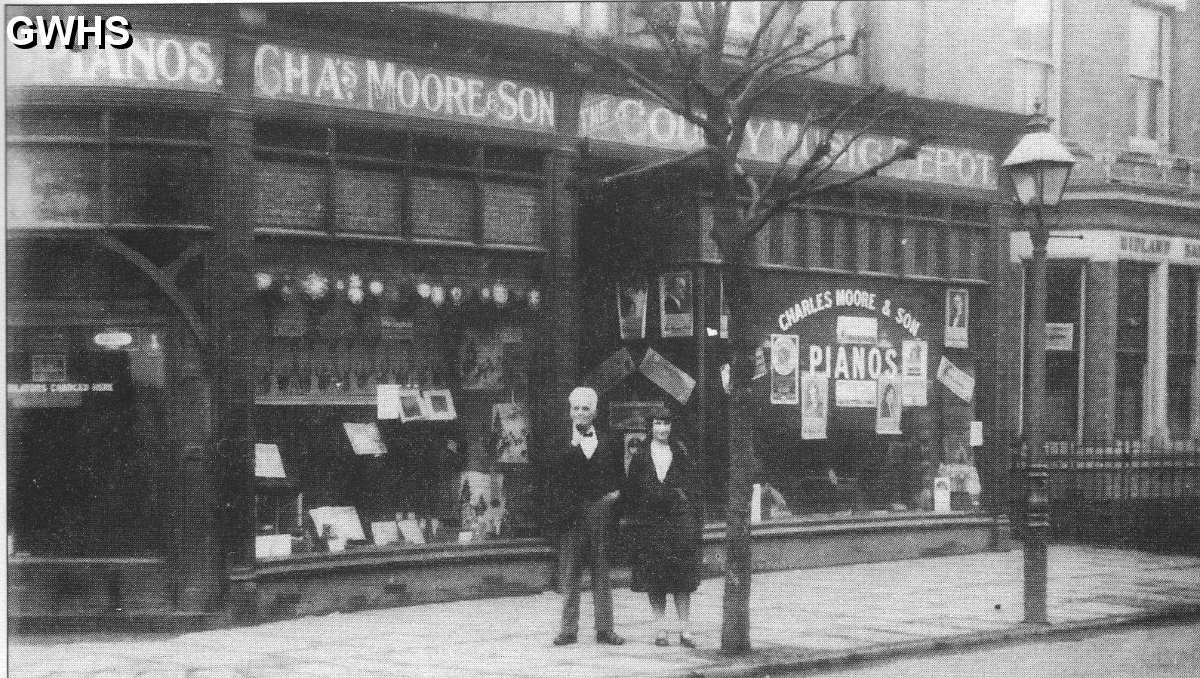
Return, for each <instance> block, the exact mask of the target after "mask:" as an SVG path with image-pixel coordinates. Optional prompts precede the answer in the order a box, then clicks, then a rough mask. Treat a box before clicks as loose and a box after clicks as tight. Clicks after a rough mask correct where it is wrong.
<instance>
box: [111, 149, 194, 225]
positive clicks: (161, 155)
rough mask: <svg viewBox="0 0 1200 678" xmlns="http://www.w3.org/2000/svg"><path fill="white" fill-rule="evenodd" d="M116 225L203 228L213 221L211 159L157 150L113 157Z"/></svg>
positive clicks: (117, 153) (128, 151) (125, 151)
mask: <svg viewBox="0 0 1200 678" xmlns="http://www.w3.org/2000/svg"><path fill="white" fill-rule="evenodd" d="M113 168H114V170H115V171H114V172H113V206H112V209H113V221H115V222H118V223H137V224H171V223H177V224H200V223H206V222H207V221H208V219H209V216H210V212H211V210H210V204H211V200H212V193H211V186H212V179H211V174H212V170H211V167H210V164H209V154H208V153H207V152H201V151H183V150H178V149H172V150H169V151H168V150H166V149H156V148H153V147H136V148H128V149H118V150H116V151H115V152H114V154H113Z"/></svg>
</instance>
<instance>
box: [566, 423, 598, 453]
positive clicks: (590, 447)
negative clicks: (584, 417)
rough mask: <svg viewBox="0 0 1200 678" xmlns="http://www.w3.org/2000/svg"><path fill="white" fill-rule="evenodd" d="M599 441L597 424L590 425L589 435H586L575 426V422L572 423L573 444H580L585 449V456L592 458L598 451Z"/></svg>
mask: <svg viewBox="0 0 1200 678" xmlns="http://www.w3.org/2000/svg"><path fill="white" fill-rule="evenodd" d="M599 442H600V441H599V440H597V439H596V427H595V426H592V427H589V429H588V435H586V436H585V435H583V434H582V433H580V432H579V429H577V428H575V425H574V424H572V425H571V445H572V446H575V445H578V446H579V447H580V448H581V449H582V450H583V456H585V457H587V458H588V459H591V458H592V455H593V454H595V453H596V446H597V445H598V444H599Z"/></svg>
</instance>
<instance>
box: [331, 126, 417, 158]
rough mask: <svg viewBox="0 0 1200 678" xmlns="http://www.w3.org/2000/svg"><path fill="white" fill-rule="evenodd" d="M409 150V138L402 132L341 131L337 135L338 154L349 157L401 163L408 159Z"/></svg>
mask: <svg viewBox="0 0 1200 678" xmlns="http://www.w3.org/2000/svg"><path fill="white" fill-rule="evenodd" d="M407 148H408V140H407V137H406V136H405V135H404V134H403V133H401V132H391V131H385V130H377V129H373V130H354V129H340V130H338V134H337V150H338V153H342V154H345V155H349V156H356V157H360V158H372V159H374V158H378V159H381V160H387V161H393V162H401V161H403V160H405V159H406V158H407V155H408V151H407Z"/></svg>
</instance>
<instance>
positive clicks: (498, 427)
mask: <svg viewBox="0 0 1200 678" xmlns="http://www.w3.org/2000/svg"><path fill="white" fill-rule="evenodd" d="M492 434H493V435H494V436H495V437H496V449H495V452H496V461H497V462H499V463H501V464H528V463H529V408H527V407H525V405H524V404H522V403H497V404H495V405H493V406H492Z"/></svg>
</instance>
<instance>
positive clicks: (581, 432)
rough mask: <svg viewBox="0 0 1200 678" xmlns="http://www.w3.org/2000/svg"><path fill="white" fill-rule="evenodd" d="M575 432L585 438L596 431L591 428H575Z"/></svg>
mask: <svg viewBox="0 0 1200 678" xmlns="http://www.w3.org/2000/svg"><path fill="white" fill-rule="evenodd" d="M575 430H576V431H578V432H579V435H581V436H583V437H585V438H588V437H591V435H592V434H593V433H595V432H596V430H595V429H594V428H592V427H591V426H576V427H575Z"/></svg>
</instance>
